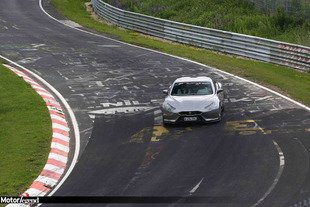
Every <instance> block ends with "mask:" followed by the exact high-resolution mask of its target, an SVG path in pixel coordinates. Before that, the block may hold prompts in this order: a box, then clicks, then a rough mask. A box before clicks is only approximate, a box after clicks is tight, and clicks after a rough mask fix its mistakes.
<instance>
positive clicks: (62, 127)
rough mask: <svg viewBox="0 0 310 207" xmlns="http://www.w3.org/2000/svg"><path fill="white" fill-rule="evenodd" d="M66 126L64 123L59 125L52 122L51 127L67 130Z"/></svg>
mask: <svg viewBox="0 0 310 207" xmlns="http://www.w3.org/2000/svg"><path fill="white" fill-rule="evenodd" d="M67 126H68V125H67ZM67 126H64V125H61V124H57V123H54V122H53V124H52V128H53V129H60V130H63V131H66V132H68V131H70V129H69V128H68V127H67Z"/></svg>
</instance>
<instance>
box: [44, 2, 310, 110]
mask: <svg viewBox="0 0 310 207" xmlns="http://www.w3.org/2000/svg"><path fill="white" fill-rule="evenodd" d="M39 6H40V9H41V10H42V12H43V13H45V14H46V15H47V16H48V17H49V18H51V19H53V20H54V21H56V22H58V23H60V24H63V25H66V26H68V27H70V28H72V29H75V30H77V31H80V32H83V33H86V34H90V35H93V36H96V37H101V38H104V39H107V40H110V41H113V42H117V43H120V44H123V45H128V46H131V47H135V48H139V49H142V50H147V51H151V52H154V53H158V54H162V55H166V56H169V57H173V58H176V59H180V60H184V61H187V62H190V63H194V64H197V65H200V66H202V67H205V68H208V69H213V70H214V71H215V72H216V71H218V72H220V73H223V74H226V75H229V76H231V77H235V78H237V79H239V80H243V81H245V82H247V83H250V84H252V85H255V86H258V87H260V88H262V89H264V90H266V91H269V92H270V93H273V94H275V95H277V96H280V97H281V98H284V99H286V100H287V101H290V102H292V103H294V104H296V105H298V106H300V107H302V108H304V109H306V110H308V111H310V107H307V106H306V105H304V104H302V103H299V102H298V101H295V100H293V99H291V98H289V97H287V96H284V95H282V94H280V93H278V92H276V91H273V90H271V89H269V88H267V87H265V86H262V85H259V84H257V83H254V82H252V81H250V80H247V79H244V78H241V77H239V76H236V75H233V74H231V73H228V72H225V71H222V70H220V69H217V68H213V67H210V66H207V65H205V64H202V63H199V62H196V61H193V60H189V59H187V58H182V57H178V56H176V55H171V54H168V53H164V52H160V51H156V50H152V49H149V48H144V47H141V46H137V45H133V44H129V43H126V42H122V41H119V40H115V39H112V38H109V37H105V36H103V35H99V34H95V33H92V32H89V31H86V30H83V29H80V28H75V27H72V26H70V25H67V24H64V23H62V22H61V21H60V20H58V19H56V18H54V17H52V16H51V15H50V14H49V13H47V12H46V11H45V10H44V8H43V6H42V0H39ZM142 86H144V87H147V86H145V85H142Z"/></svg>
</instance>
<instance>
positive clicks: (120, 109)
mask: <svg viewBox="0 0 310 207" xmlns="http://www.w3.org/2000/svg"><path fill="white" fill-rule="evenodd" d="M153 108H155V107H148V106H136V107H135V106H128V107H118V108H108V109H100V110H96V111H90V112H88V113H89V114H90V116H92V115H106V114H115V113H134V112H137V111H149V110H151V109H153Z"/></svg>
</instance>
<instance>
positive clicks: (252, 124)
mask: <svg viewBox="0 0 310 207" xmlns="http://www.w3.org/2000/svg"><path fill="white" fill-rule="evenodd" d="M257 121H259V120H256V121H255V120H252V119H249V120H238V121H228V122H226V130H228V131H235V132H238V133H239V134H240V135H245V136H246V135H253V134H256V133H258V132H261V133H262V134H271V131H270V130H265V129H263V128H262V127H260V126H258V124H257Z"/></svg>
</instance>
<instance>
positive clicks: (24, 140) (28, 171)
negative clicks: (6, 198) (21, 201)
mask: <svg viewBox="0 0 310 207" xmlns="http://www.w3.org/2000/svg"><path fill="white" fill-rule="evenodd" d="M0 63H3V61H1V60H0ZM0 126H1V127H0V195H15V196H16V195H20V194H21V193H23V192H24V191H25V190H26V189H27V188H28V187H29V186H30V184H31V183H32V181H33V180H34V179H35V178H36V177H37V176H38V175H39V173H40V172H41V170H42V169H43V166H44V163H46V160H47V156H48V152H49V150H50V142H51V133H52V132H51V121H50V117H49V113H48V110H47V108H46V106H45V103H44V101H43V100H42V98H41V97H40V96H39V95H38V94H37V93H36V92H35V91H34V90H33V89H32V88H31V87H30V85H28V84H27V83H26V82H24V80H23V79H22V78H20V77H18V76H17V75H15V74H14V73H13V72H11V71H10V70H9V69H7V68H5V67H4V66H3V65H2V64H0Z"/></svg>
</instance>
